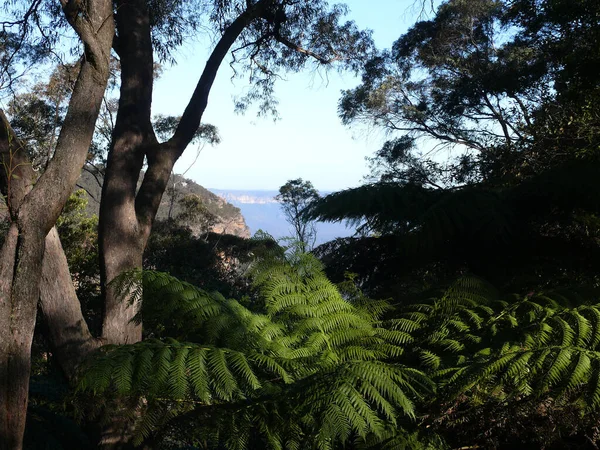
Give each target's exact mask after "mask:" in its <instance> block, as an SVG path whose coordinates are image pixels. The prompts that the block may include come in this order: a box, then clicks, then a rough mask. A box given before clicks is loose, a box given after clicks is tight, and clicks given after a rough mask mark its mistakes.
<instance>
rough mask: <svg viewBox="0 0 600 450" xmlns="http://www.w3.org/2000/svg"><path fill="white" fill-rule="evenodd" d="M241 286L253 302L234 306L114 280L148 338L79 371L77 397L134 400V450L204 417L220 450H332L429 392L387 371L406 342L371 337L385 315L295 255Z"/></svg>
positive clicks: (408, 414)
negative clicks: (251, 292)
mask: <svg viewBox="0 0 600 450" xmlns="http://www.w3.org/2000/svg"><path fill="white" fill-rule="evenodd" d="M128 276H129V278H127V277H128ZM252 278H253V282H254V286H255V289H256V292H257V295H256V297H254V298H252V299H251V300H250V301H249V302H248V301H246V306H243V305H242V304H241V303H240V302H238V301H236V300H233V299H226V298H224V297H223V296H221V295H220V294H218V293H208V292H205V291H202V290H200V289H197V288H195V287H193V286H191V285H189V284H187V283H183V282H180V281H178V280H176V279H175V278H173V277H170V276H169V275H167V274H163V273H156V272H138V273H135V274H132V275H124V276H123V277H122V279H120V280H119V281H118V282H119V283H121V286H122V289H126V290H127V291H128V292H132V291H135V290H137V291H136V292H138V291H139V292H140V293H139V294H138V296H139V297H140V300H141V297H142V294H143V302H142V310H141V315H143V317H144V321H145V324H146V325H147V327H148V328H150V329H152V330H153V331H152V334H153V335H154V337H151V338H148V339H146V340H145V341H142V342H140V343H137V344H133V345H127V346H117V347H111V346H107V347H104V348H103V349H102V352H101V354H99V355H97V356H96V357H95V358H94V359H92V360H91V361H89V362H88V363H87V365H86V366H84V368H83V369H82V375H81V377H80V381H79V390H80V392H82V393H86V392H92V393H95V394H103V395H108V394H110V395H111V396H125V397H128V398H139V399H143V402H144V405H145V406H144V413H143V414H142V418H141V419H140V420H138V422H137V429H138V431H139V434H138V442H141V441H142V440H143V439H145V438H146V437H148V436H149V435H150V434H151V433H154V432H156V431H157V430H158V429H160V428H163V429H164V426H165V424H166V423H170V424H176V423H178V422H179V421H185V420H191V419H190V418H192V417H194V415H197V417H201V416H202V415H203V414H207V411H210V415H211V417H212V419H211V421H210V424H206V423H205V424H204V425H203V428H206V429H205V430H203V431H199V433H200V434H202V435H203V436H204V437H205V438H207V439H208V437H209V435H210V436H212V438H215V436H228V437H227V439H226V442H227V446H228V448H245V447H246V443H248V442H250V440H251V439H250V436H252V435H253V434H255V433H259V434H260V436H261V439H263V440H264V442H265V443H266V445H268V446H269V447H270V448H294V447H296V448H333V446H335V445H336V442H338V443H343V442H348V441H349V439H351V438H352V439H354V437H355V436H361V437H362V439H364V440H366V439H367V438H369V439H371V440H372V439H373V437H372V435H373V436H384V434H385V433H384V431H385V429H386V427H387V424H390V423H396V421H397V420H398V419H399V418H403V419H402V420H408V421H410V420H414V419H415V415H416V410H415V402H417V401H419V399H422V398H423V397H424V396H425V395H429V394H430V393H432V392H433V389H434V386H433V384H432V382H431V381H430V380H429V378H428V377H427V376H426V375H425V374H424V373H423V372H422V371H420V370H419V369H418V368H413V367H409V366H406V365H403V364H400V363H399V362H396V360H397V359H398V358H399V357H400V356H401V355H402V354H403V352H404V349H405V346H406V345H407V344H409V343H410V342H411V341H412V337H411V335H410V333H409V332H407V331H404V330H400V329H397V330H394V329H386V328H383V327H382V326H381V324H380V322H379V319H378V317H379V315H380V313H382V312H383V311H385V310H387V309H389V306H387V305H385V304H384V303H382V302H379V304H378V305H377V307H376V308H370V309H369V308H368V307H367V306H366V305H367V304H366V303H364V302H363V304H360V302H355V303H353V302H352V301H351V299H350V298H344V296H343V295H342V294H341V293H340V291H339V290H338V289H337V288H336V286H334V285H333V284H332V283H331V282H330V281H329V280H328V279H327V277H326V276H325V275H324V273H323V268H322V265H321V264H320V263H319V261H318V260H317V259H316V258H314V257H313V256H311V255H306V254H302V253H296V252H289V253H288V254H287V257H282V256H281V254H280V255H275V256H273V255H270V256H268V257H266V258H264V259H263V260H262V261H260V262H259V263H258V264H256V265H255V267H254V268H253V269H252ZM265 405H270V406H269V414H268V416H267V415H265V413H264V411H263V409H262V408H264V407H265ZM221 411H222V412H221ZM172 426H175V425H172ZM231 433H234V434H231ZM217 439H218V440H221V439H222V438H217ZM232 439H235V443H234V442H233V441H231V440H232Z"/></svg>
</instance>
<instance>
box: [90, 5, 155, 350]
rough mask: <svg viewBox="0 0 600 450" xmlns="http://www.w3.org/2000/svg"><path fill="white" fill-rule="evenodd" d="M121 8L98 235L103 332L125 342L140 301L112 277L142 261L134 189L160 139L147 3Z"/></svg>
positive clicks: (132, 338)
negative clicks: (116, 85) (117, 84)
mask: <svg viewBox="0 0 600 450" xmlns="http://www.w3.org/2000/svg"><path fill="white" fill-rule="evenodd" d="M117 11H118V14H117V16H116V25H117V29H118V33H119V55H120V57H121V92H120V98H119V109H118V112H117V119H116V122H115V130H114V133H113V142H112V146H111V148H110V150H109V153H108V160H107V166H106V176H105V178H104V184H103V187H102V199H101V203H100V222H99V228H98V237H99V244H100V264H101V267H100V274H101V282H102V290H103V294H104V302H105V303H104V305H105V311H104V320H103V325H102V337H103V340H104V341H105V342H107V343H111V344H125V343H133V342H137V341H139V340H140V339H141V336H142V332H141V326H140V325H136V324H134V323H133V322H131V319H132V318H133V316H134V315H135V314H136V305H130V304H129V302H128V301H127V299H123V298H120V297H119V296H118V295H116V292H115V290H114V289H113V288H112V287H111V285H110V282H111V281H112V280H113V279H114V278H115V277H117V276H118V275H120V274H121V273H123V272H125V271H127V270H131V269H134V268H139V267H141V265H142V253H143V251H144V244H145V243H144V242H143V240H142V238H141V233H140V229H139V224H138V220H137V217H136V214H135V194H136V187H137V182H138V179H139V176H140V171H141V169H142V164H143V162H144V156H145V151H144V148H145V147H147V146H148V145H153V144H156V143H157V141H156V137H155V136H154V130H153V129H152V123H151V120H150V113H151V103H152V78H153V73H154V61H153V55H152V41H151V36H150V17H149V12H148V6H147V3H146V1H144V0H128V1H124V0H120V1H118V2H117Z"/></svg>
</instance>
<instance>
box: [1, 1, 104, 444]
mask: <svg viewBox="0 0 600 450" xmlns="http://www.w3.org/2000/svg"><path fill="white" fill-rule="evenodd" d="M79 8H83V9H79ZM65 14H66V15H67V20H68V21H69V22H70V23H71V25H72V26H73V28H74V29H75V31H76V32H77V33H78V34H79V36H80V37H81V39H82V41H83V43H84V49H85V52H84V57H83V59H82V61H83V62H82V64H81V69H80V73H79V75H78V77H77V81H76V83H75V86H74V89H73V94H72V96H71V100H70V102H69V108H68V110H67V114H66V116H65V119H64V122H63V126H62V129H61V132H60V135H59V138H58V141H57V144H56V150H55V153H54V157H53V158H52V160H51V161H50V163H49V164H48V166H47V169H46V171H45V172H44V173H43V174H42V176H41V177H40V178H39V180H37V182H36V184H35V185H34V186H33V187H31V184H32V183H33V181H34V174H33V173H32V169H31V165H30V164H28V160H27V155H26V154H25V149H24V146H23V144H22V143H21V142H19V140H18V139H17V138H16V136H15V134H14V132H13V131H12V129H11V128H10V125H9V124H8V121H7V120H6V117H5V116H4V114H3V113H1V112H0V122H1V125H2V126H1V128H2V129H1V130H0V153H1V156H2V158H3V162H4V164H3V165H2V172H3V173H2V174H1V175H2V176H1V177H0V178H1V180H0V185H1V186H0V187H1V188H2V191H3V194H5V196H6V199H7V207H8V210H9V214H10V219H11V225H10V229H9V233H8V236H7V238H6V240H5V242H4V244H3V246H2V249H1V250H0V258H1V260H0V276H2V281H1V284H0V290H1V292H0V302H1V305H0V321H1V323H0V325H2V329H1V330H0V333H2V334H1V335H0V338H1V341H2V344H1V346H0V449H1V450H21V449H22V446H23V443H22V441H23V434H24V431H25V419H26V415H27V402H28V391H29V376H30V369H31V343H32V340H33V332H34V327H35V320H36V312H37V304H38V300H39V297H40V281H41V277H42V263H43V258H44V250H45V246H46V235H47V234H48V232H49V231H50V230H51V229H52V227H53V226H54V224H55V222H56V219H57V218H58V216H59V214H60V212H61V210H62V208H63V207H64V204H65V202H66V201H67V199H68V198H69V195H70V194H71V192H72V191H73V188H74V186H75V183H76V181H77V178H78V177H79V174H80V172H81V168H82V166H83V164H84V162H85V158H86V155H87V151H88V148H89V146H90V143H91V140H92V136H93V133H94V129H95V123H96V119H97V117H98V113H99V111H100V105H101V102H102V98H103V95H104V91H105V89H106V84H107V81H108V75H109V57H110V49H111V46H112V40H113V35H114V26H113V25H114V24H113V19H112V2H110V1H108V0H88V2H86V4H85V5H82V4H80V3H77V4H76V3H75V2H68V3H66V4H65Z"/></svg>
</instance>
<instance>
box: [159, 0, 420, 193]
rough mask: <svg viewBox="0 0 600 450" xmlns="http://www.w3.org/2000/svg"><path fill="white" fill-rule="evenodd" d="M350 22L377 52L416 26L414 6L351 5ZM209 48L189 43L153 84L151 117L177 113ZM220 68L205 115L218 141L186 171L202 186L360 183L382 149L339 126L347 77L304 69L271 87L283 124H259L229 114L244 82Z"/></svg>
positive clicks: (401, 0) (387, 0) (406, 2)
mask: <svg viewBox="0 0 600 450" xmlns="http://www.w3.org/2000/svg"><path fill="white" fill-rule="evenodd" d="M346 3H347V4H348V6H349V7H350V10H351V11H350V14H349V16H348V17H349V18H350V19H352V20H355V21H356V22H357V24H358V25H359V26H360V27H361V28H369V29H372V30H373V32H374V34H373V36H374V39H375V42H376V44H377V46H378V47H379V48H389V47H390V45H391V44H392V42H393V41H394V40H395V39H397V38H398V37H399V36H400V35H401V34H402V33H403V32H404V31H405V30H406V29H407V28H408V27H409V26H410V25H411V24H413V23H414V22H415V20H416V19H417V16H418V11H415V10H414V8H413V6H414V0H348V1H346ZM209 50H210V43H209V42H208V40H207V41H206V42H198V43H197V44H194V45H190V44H188V45H187V46H185V47H184V48H183V49H181V51H180V52H179V58H178V60H179V63H178V65H177V66H175V67H171V68H166V70H165V72H164V74H163V76H162V77H161V79H160V80H158V82H157V83H156V85H155V92H154V102H153V113H154V114H158V113H161V114H173V115H179V114H181V113H182V111H183V109H184V108H185V105H186V103H187V101H188V99H189V98H190V95H191V93H192V91H193V89H194V87H195V85H196V83H197V80H198V78H199V76H200V73H201V71H202V69H203V68H204V64H205V61H206V56H207V54H208V52H209ZM230 78H231V72H230V69H229V66H228V65H227V64H225V65H223V66H222V67H221V69H220V71H219V74H218V76H217V80H216V81H215V85H214V86H213V89H212V91H211V94H210V97H209V103H208V108H207V110H206V113H205V115H204V117H203V121H204V122H206V123H212V124H214V125H216V126H217V127H218V128H219V131H220V134H221V137H222V142H221V144H219V145H217V146H215V147H211V146H206V147H205V148H204V150H203V151H202V153H201V154H200V157H199V158H198V160H197V162H196V163H195V164H194V166H193V167H192V168H191V169H190V170H189V172H187V174H186V177H188V178H192V179H193V180H195V181H197V182H198V183H200V184H201V185H203V186H206V187H210V188H219V189H277V188H278V187H279V186H281V185H282V184H284V183H285V182H286V181H287V180H289V179H292V178H299V177H302V178H304V179H305V180H310V181H312V183H313V184H314V185H315V187H317V188H318V189H320V190H326V191H333V190H339V189H343V188H347V187H351V186H356V185H358V184H359V183H360V181H361V179H362V177H363V176H364V175H366V174H367V166H366V162H365V156H369V155H371V154H372V153H373V152H374V151H375V150H377V148H378V147H379V146H380V144H381V142H382V139H383V136H382V134H381V133H365V132H364V130H359V129H354V130H352V129H349V128H348V127H344V126H343V125H342V124H341V123H340V120H339V118H338V117H337V102H338V99H339V97H340V91H341V90H342V89H349V88H352V87H354V86H356V85H357V84H358V80H357V79H356V78H354V77H353V76H352V75H350V74H346V75H342V76H340V75H338V74H336V73H333V72H332V73H330V74H329V77H328V79H327V80H325V79H322V78H321V77H319V75H318V74H315V73H311V71H306V72H304V73H300V74H294V75H290V76H289V77H287V79H286V80H280V81H279V82H278V84H277V86H276V97H277V99H278V100H279V108H278V110H279V115H280V116H281V119H280V120H278V121H277V122H275V123H274V122H273V120H272V119H268V118H257V117H256V114H255V113H254V112H253V111H252V110H249V111H248V112H247V113H246V114H245V115H239V114H236V113H234V104H233V98H234V97H235V96H236V95H239V94H240V93H243V91H244V88H245V86H246V82H245V80H242V79H237V80H235V81H234V82H233V83H232V81H231V79H230ZM196 153H197V150H196V148H195V147H194V146H193V145H191V146H189V147H188V149H187V150H186V153H185V154H184V156H183V157H182V159H181V160H180V161H179V162H178V164H177V166H176V168H175V170H176V172H178V173H180V172H182V171H184V170H185V169H187V167H188V166H189V165H190V163H191V162H192V161H193V160H194V158H195V157H196Z"/></svg>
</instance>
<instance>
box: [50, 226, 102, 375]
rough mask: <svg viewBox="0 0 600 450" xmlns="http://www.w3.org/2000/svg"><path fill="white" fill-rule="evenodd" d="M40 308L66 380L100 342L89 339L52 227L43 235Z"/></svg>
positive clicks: (55, 232) (56, 233)
mask: <svg viewBox="0 0 600 450" xmlns="http://www.w3.org/2000/svg"><path fill="white" fill-rule="evenodd" d="M40 308H41V311H42V314H43V317H44V321H45V322H46V325H47V329H48V338H49V340H50V344H51V346H52V350H53V353H54V354H55V355H56V358H57V360H58V363H59V365H60V367H61V369H62V371H63V373H64V374H65V376H66V377H67V379H69V380H70V379H72V378H73V376H74V375H75V369H76V368H77V366H78V365H79V364H80V363H81V362H82V361H83V360H84V359H85V358H86V357H87V356H88V355H89V354H90V353H91V352H93V351H94V350H96V349H98V348H99V347H100V345H102V341H101V340H100V339H96V338H94V337H93V336H92V334H91V333H90V330H89V328H88V325H87V323H86V321H85V319H84V317H83V314H82V312H81V304H80V303H79V299H78V298H77V293H76V292H75V287H74V286H73V280H72V279H71V273H70V272H69V265H68V263H67V258H66V256H65V253H64V251H63V248H62V245H61V243H60V238H59V237H58V232H57V231H56V228H52V230H50V233H48V236H46V252H45V254H44V264H43V266H42V281H41V284H40Z"/></svg>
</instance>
